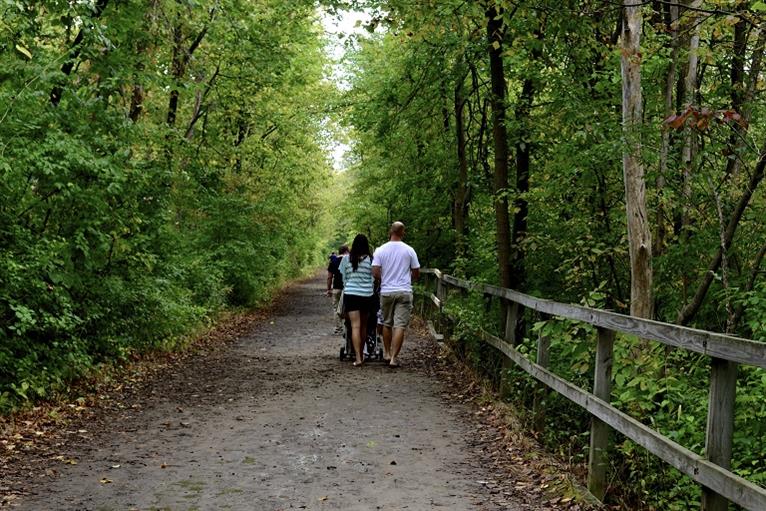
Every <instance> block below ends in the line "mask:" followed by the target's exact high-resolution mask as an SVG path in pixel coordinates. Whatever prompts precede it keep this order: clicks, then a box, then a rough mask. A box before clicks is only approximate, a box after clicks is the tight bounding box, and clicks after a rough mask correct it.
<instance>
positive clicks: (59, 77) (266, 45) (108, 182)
mask: <svg viewBox="0 0 766 511" xmlns="http://www.w3.org/2000/svg"><path fill="white" fill-rule="evenodd" d="M256 4H257V5H256ZM256 4H253V3H252V2H250V3H245V2H240V1H238V0H227V1H224V2H212V1H211V2H202V3H195V4H188V3H179V2H172V1H160V2H144V1H142V0H135V1H134V0H131V1H129V2H108V3H107V4H106V8H105V9H104V10H103V12H97V10H95V9H92V8H91V5H90V4H89V3H63V4H62V3H46V4H45V5H44V6H43V5H42V4H41V5H33V4H24V3H18V2H16V3H10V4H8V5H6V7H5V10H4V14H3V22H2V24H0V317H2V322H1V324H0V412H5V411H8V410H10V409H12V408H13V407H15V406H18V405H20V404H23V403H25V402H28V401H33V400H35V399H40V398H47V397H51V396H52V395H54V394H55V393H56V392H57V391H59V390H62V389H64V388H66V386H67V385H68V384H69V383H70V382H71V381H73V380H74V379H76V378H77V377H79V376H81V375H83V374H85V373H87V372H88V371H91V370H93V369H94V368H97V367H98V365H99V364H101V363H105V362H111V361H114V360H118V361H119V360H121V359H123V358H124V357H125V356H127V355H128V354H130V353H131V352H134V351H142V350H148V349H158V348H159V349H172V348H174V347H175V346H176V344H177V343H178V341H179V340H180V339H182V338H183V336H184V335H185V334H186V333H188V332H190V331H191V330H192V329H193V328H194V327H195V326H196V325H198V324H199V323H200V322H205V321H208V320H209V319H210V318H211V317H212V315H213V314H215V313H216V311H218V310H220V309H221V308H222V307H227V306H245V307H250V306H253V305H255V304H257V303H259V302H261V301H263V300H265V299H266V298H268V297H269V295H270V293H271V292H272V291H273V290H274V289H275V288H276V287H277V286H279V285H280V284H281V283H283V282H284V281H285V280H286V279H289V278H292V277H295V276H297V275H300V274H302V273H303V272H305V271H306V270H307V269H309V268H315V267H316V266H317V264H318V263H320V262H322V261H323V249H324V246H323V243H324V241H325V240H326V239H327V238H328V237H329V235H330V232H331V231H330V228H331V226H332V224H331V216H330V212H329V210H328V208H327V205H326V203H325V201H324V197H325V195H326V193H327V189H328V188H331V186H330V185H331V173H330V172H331V171H330V168H329V164H328V162H327V159H326V157H325V154H324V150H323V148H322V146H321V145H320V144H321V143H322V140H323V133H322V123H323V122H324V120H325V115H326V114H325V113H324V110H325V105H326V104H327V103H328V101H329V100H330V99H332V95H333V94H332V89H331V88H330V87H329V86H328V84H327V83H325V81H324V78H323V76H324V65H325V57H324V55H323V49H322V48H323V39H322V37H323V36H322V35H321V32H320V29H319V28H318V27H317V21H316V13H315V6H314V4H313V2H308V1H300V0H294V1H289V2H283V1H275V0H259V1H258V2H256ZM80 32H81V37H80V38H79V39H77V36H78V33H80ZM195 40H198V42H199V44H197V45H194V44H193V41H195ZM171 91H177V106H176V107H173V106H172V103H173V101H172V96H173V93H172V92H171ZM54 96H57V98H56V100H54ZM171 113H173V114H174V116H175V118H174V120H172V121H171V115H170V114H171Z"/></svg>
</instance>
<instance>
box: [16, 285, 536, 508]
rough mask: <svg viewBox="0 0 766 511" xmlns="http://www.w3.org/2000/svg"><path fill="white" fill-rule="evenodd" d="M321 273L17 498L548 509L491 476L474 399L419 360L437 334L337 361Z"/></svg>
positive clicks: (181, 504) (122, 503)
mask: <svg viewBox="0 0 766 511" xmlns="http://www.w3.org/2000/svg"><path fill="white" fill-rule="evenodd" d="M322 284H323V282H322V280H321V279H313V280H310V281H307V282H304V283H300V284H296V285H294V286H292V287H290V288H288V289H287V290H286V291H285V294H284V296H283V297H282V299H281V301H280V304H281V305H280V306H278V307H277V308H276V310H275V311H274V314H273V317H272V318H270V319H269V320H266V321H264V322H262V323H261V324H260V325H259V326H258V327H256V328H255V329H254V330H253V331H252V332H251V333H250V334H249V335H246V336H244V337H242V338H241V339H239V340H238V341H236V342H234V343H232V344H231V345H229V346H228V347H226V348H224V349H222V350H220V351H219V352H216V353H214V354H211V355H208V356H206V357H198V358H193V359H191V360H190V361H189V363H188V364H186V365H185V366H184V367H183V369H182V370H181V371H180V372H178V373H175V374H169V375H167V376H166V378H163V379H161V380H160V381H157V382H156V383H155V384H154V386H153V387H152V388H151V389H150V391H149V392H148V395H147V397H146V401H145V402H144V403H143V404H141V405H140V406H136V407H134V408H133V409H128V410H125V411H123V412H121V413H119V414H113V416H111V417H110V418H109V424H108V427H107V428H104V429H105V430H104V431H94V432H90V431H89V432H88V435H91V438H90V441H89V442H88V443H87V444H84V445H82V446H81V447H79V448H78V449H80V450H79V451H78V452H71V453H70V455H69V457H71V458H72V459H74V460H77V464H75V465H65V468H63V469H62V468H60V467H59V469H60V471H61V472H60V476H59V477H58V478H56V479H55V480H53V481H50V480H48V481H47V482H45V484H33V485H32V488H31V494H30V495H28V496H27V497H26V498H24V499H22V500H21V501H20V502H18V504H19V507H18V508H19V509H25V510H26V509H29V510H32V509H34V510H38V509H39V510H42V509H56V510H94V511H95V510H99V511H101V510H103V511H106V510H130V509H140V510H154V509H158V510H165V509H169V510H202V509H211V510H212V509H233V510H274V511H275V510H283V509H316V510H330V509H343V510H370V509H380V510H399V509H410V510H425V509H436V508H439V509H449V510H476V509H486V510H494V509H511V510H522V509H538V507H537V506H533V505H531V504H529V503H523V502H522V501H523V500H526V499H523V498H521V497H520V496H519V495H517V494H514V493H515V492H514V491H513V490H512V488H513V481H506V482H505V484H503V485H500V484H497V485H496V484H494V483H488V481H497V480H499V479H500V478H501V477H502V474H501V475H499V474H497V473H493V472H492V469H491V468H490V467H491V463H489V462H488V460H487V457H486V455H484V454H483V453H482V449H481V448H480V447H479V446H478V445H477V442H476V441H475V439H476V436H477V435H476V433H475V428H476V425H475V424H474V423H473V422H472V420H471V419H470V417H471V415H472V414H473V410H471V409H470V408H469V407H468V405H464V404H461V403H456V402H451V401H450V400H448V399H446V398H445V397H444V396H443V394H444V393H445V391H444V388H443V387H442V384H441V383H440V382H439V381H438V380H437V379H434V378H430V377H429V376H428V375H427V374H426V373H425V372H424V371H422V370H421V369H420V368H419V365H420V364H419V362H418V361H416V360H415V358H416V357H415V355H414V354H417V353H421V352H422V346H423V345H424V344H427V343H428V342H429V341H427V340H424V339H418V338H417V336H415V335H412V336H411V337H410V339H408V342H407V344H406V345H405V353H404V357H403V362H404V364H405V366H404V367H403V368H401V369H399V370H390V369H388V368H386V367H384V366H382V365H381V364H380V363H370V364H369V365H367V366H365V367H363V368H361V369H356V368H353V367H351V364H350V363H349V362H343V363H342V362H340V361H339V360H338V356H337V354H338V349H339V347H340V339H339V338H338V337H337V336H335V335H332V334H331V332H332V320H331V316H330V313H329V311H330V305H329V299H328V298H326V297H324V296H323V295H322ZM106 429H108V431H107V430H106ZM88 444H89V447H88ZM540 509H542V508H540ZM547 509H550V508H547Z"/></svg>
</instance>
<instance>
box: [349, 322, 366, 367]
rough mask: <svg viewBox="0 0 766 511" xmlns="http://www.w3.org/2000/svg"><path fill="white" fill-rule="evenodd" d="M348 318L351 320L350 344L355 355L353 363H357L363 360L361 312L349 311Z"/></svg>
mask: <svg viewBox="0 0 766 511" xmlns="http://www.w3.org/2000/svg"><path fill="white" fill-rule="evenodd" d="M348 319H349V321H350V322H351V344H353V345H354V353H355V355H356V362H354V363H355V364H356V365H359V364H361V363H362V361H363V360H364V359H363V358H362V335H361V333H362V332H361V326H362V325H361V323H362V314H361V312H360V311H349V313H348Z"/></svg>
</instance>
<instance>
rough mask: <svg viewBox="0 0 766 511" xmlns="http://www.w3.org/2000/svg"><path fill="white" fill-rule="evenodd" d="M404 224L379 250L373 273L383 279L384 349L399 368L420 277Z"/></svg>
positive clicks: (397, 225) (394, 229)
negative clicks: (413, 294)
mask: <svg viewBox="0 0 766 511" xmlns="http://www.w3.org/2000/svg"><path fill="white" fill-rule="evenodd" d="M402 238H404V224H403V223H401V222H394V223H393V224H391V230H390V231H389V241H388V243H384V244H383V245H381V246H380V247H378V249H377V250H376V251H375V254H374V255H373V257H372V273H373V275H374V276H375V280H377V281H379V282H380V307H381V309H382V310H383V349H384V351H385V354H384V356H385V358H389V357H390V360H389V365H390V366H391V367H399V362H398V360H397V358H396V357H398V356H399V351H401V349H402V344H403V343H404V332H405V330H406V329H407V325H409V323H410V316H411V315H412V281H413V280H417V279H418V277H419V276H420V263H419V262H418V256H417V254H416V253H415V250H413V248H412V247H411V246H409V245H407V244H406V243H405V242H403V241H402Z"/></svg>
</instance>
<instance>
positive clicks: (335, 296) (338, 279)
mask: <svg viewBox="0 0 766 511" xmlns="http://www.w3.org/2000/svg"><path fill="white" fill-rule="evenodd" d="M338 254H339V255H337V256H335V254H334V253H333V255H332V256H330V264H329V265H328V266H327V293H326V294H327V296H332V311H333V312H332V313H333V315H334V316H335V333H336V334H337V333H340V331H341V330H342V327H341V318H340V317H339V316H338V315H337V314H336V312H335V311H336V310H338V301H339V300H340V294H341V292H342V291H343V275H341V273H340V271H339V269H338V268H339V267H340V262H341V260H342V259H343V256H344V255H346V254H348V245H343V246H342V247H340V248H339V249H338ZM333 256H334V257H333Z"/></svg>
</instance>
